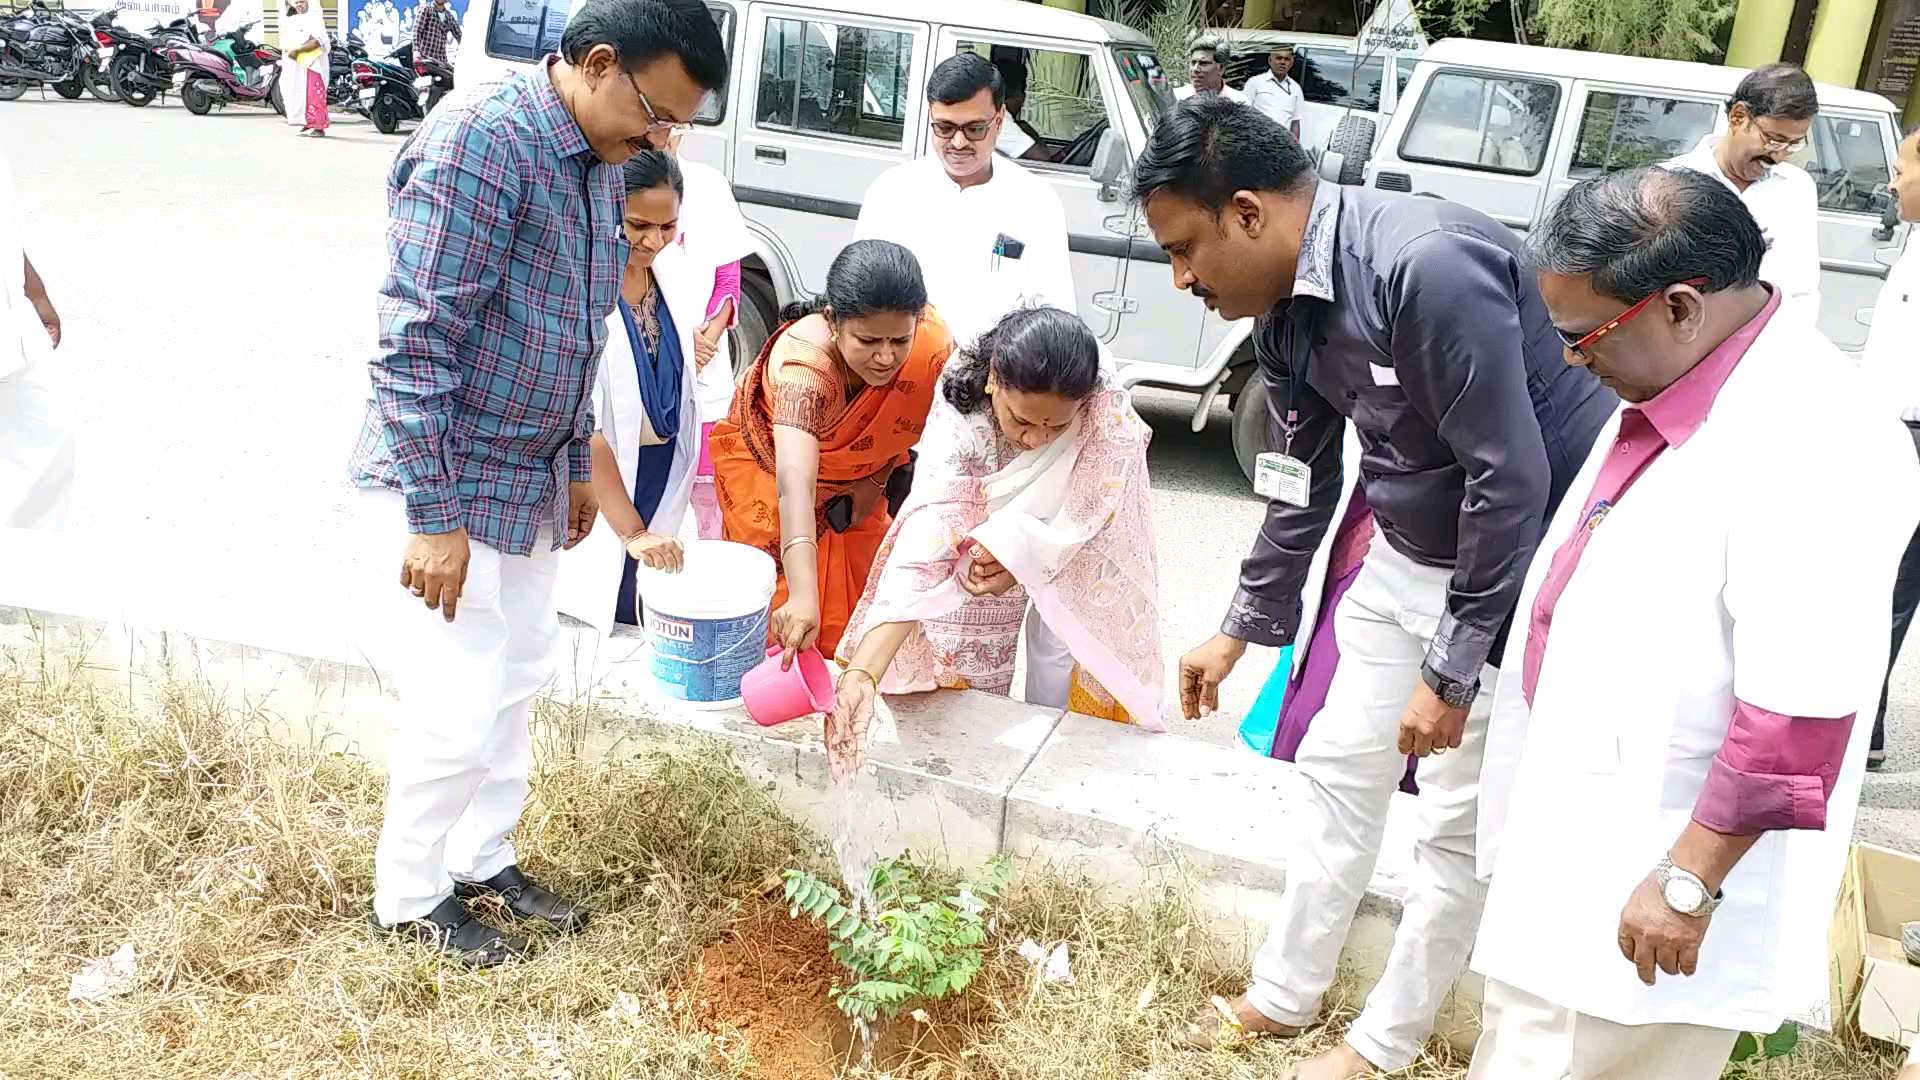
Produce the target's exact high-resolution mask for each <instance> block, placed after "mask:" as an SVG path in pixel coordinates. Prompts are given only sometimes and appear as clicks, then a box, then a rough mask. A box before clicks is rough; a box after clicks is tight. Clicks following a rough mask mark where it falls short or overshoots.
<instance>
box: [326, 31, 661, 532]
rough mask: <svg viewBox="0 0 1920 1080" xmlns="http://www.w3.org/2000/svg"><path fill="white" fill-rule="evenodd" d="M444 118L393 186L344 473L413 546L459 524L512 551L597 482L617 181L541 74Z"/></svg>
mask: <svg viewBox="0 0 1920 1080" xmlns="http://www.w3.org/2000/svg"><path fill="white" fill-rule="evenodd" d="M550 64H551V61H549V62H548V64H546V65H542V66H541V67H540V68H539V69H538V70H536V71H532V72H528V73H525V74H521V75H516V76H513V77H512V78H509V79H506V80H504V81H502V82H499V83H496V84H493V85H490V86H484V87H478V88H476V90H477V91H478V92H477V93H475V94H474V95H473V96H471V97H468V98H466V99H465V100H464V101H458V102H454V101H450V102H447V103H446V104H443V105H442V106H441V107H440V108H438V109H435V110H434V112H433V115H432V116H431V117H429V118H428V119H427V121H426V122H425V123H424V124H422V125H421V127H420V130H418V131H417V132H415V133H414V135H413V137H412V138H410V139H408V140H407V143H406V145H405V146H403V147H402V148H401V150H400V153H399V156H398V157H397V158H396V159H395V161H394V163H393V170H392V172H391V173H390V174H389V176H388V178H387V208H388V210H387V213H388V217H387V261H388V265H387V276H386V280H385V282H384V283H383V284H382V285H381V286H380V303H379V311H380V351H379V353H378V355H376V356H375V357H374V358H373V361H372V363H371V364H370V365H369V368H370V374H371V376H372V381H373V396H372V398H371V400H369V401H368V403H367V416H366V422H365V424H364V425H363V426H362V428H361V431H360V438H359V441H358V443H357V444H356V445H355V446H354V450H353V459H352V463H351V465H350V466H349V471H350V473H351V476H352V479H353V482H354V483H355V484H358V485H359V486H362V487H388V488H393V489H396V490H398V491H399V492H401V493H402V494H403V495H404V496H405V497H406V504H407V525H408V528H409V529H410V530H411V531H413V532H416V533H443V532H452V531H453V530H454V529H457V528H460V527H461V526H465V527H466V529H467V533H468V535H469V536H470V537H471V538H472V539H474V540H477V541H479V542H480V543H483V544H486V545H487V546H489V547H492V548H495V549H496V550H499V551H501V552H504V553H506V554H509V555H528V554H531V553H532V552H533V546H534V540H535V537H537V536H538V535H539V532H540V529H541V527H542V526H546V525H551V526H552V527H553V545H554V546H555V547H558V546H560V544H562V543H563V542H564V541H565V540H566V535H567V529H566V517H567V482H568V481H569V480H571V481H576V482H585V481H587V480H589V479H590V478H591V476H592V456H591V451H590V449H589V443H588V437H589V436H590V435H591V434H592V433H593V414H592V408H591V397H592V394H591V391H592V388H593V380H594V374H595V366H596V365H597V364H598V363H599V359H600V350H601V348H602V346H604V345H605V344H606V320H607V316H608V315H609V314H611V313H612V311H613V308H614V303H615V301H616V299H617V298H618V297H619V294H620V277H621V274H622V272H623V270H624V268H625V266H626V262H627V241H626V236H625V234H624V232H623V231H622V229H621V224H620V221H621V212H622V200H623V195H622V183H621V176H620V168H619V167H618V166H615V165H606V164H603V163H601V162H600V160H599V159H598V158H596V157H594V155H593V151H592V150H591V149H590V148H589V147H588V146H587V140H586V136H585V135H583V134H582V133H581V131H580V126H579V124H577V123H575V122H574V119H573V116H572V114H570V113H568V112H567V110H566V107H565V106H564V105H562V103H561V101H560V96H559V95H558V94H557V93H555V92H554V89H553V84H552V82H551V81H550V80H549V77H548V70H549V66H550Z"/></svg>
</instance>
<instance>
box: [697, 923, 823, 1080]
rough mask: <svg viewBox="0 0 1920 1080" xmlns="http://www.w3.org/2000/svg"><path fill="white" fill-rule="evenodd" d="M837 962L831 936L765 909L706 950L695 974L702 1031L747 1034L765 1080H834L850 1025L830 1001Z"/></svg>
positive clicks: (759, 1072)
mask: <svg viewBox="0 0 1920 1080" xmlns="http://www.w3.org/2000/svg"><path fill="white" fill-rule="evenodd" d="M836 968H837V965H836V963H835V961H834V959H833V956H832V954H830V953H829V952H827V936H826V932H825V931H823V930H821V929H820V928H819V927H817V926H815V925H814V924H813V923H811V922H809V921H806V920H801V919H789V918H787V912H786V909H784V908H778V907H772V906H763V907H761V908H759V909H758V910H755V911H752V912H750V913H749V914H748V916H747V918H745V919H743V920H742V921H741V922H740V923H738V924H737V925H735V926H734V927H733V928H732V929H730V930H728V931H727V932H726V933H725V934H724V935H722V936H721V938H720V939H719V940H718V941H715V942H714V943H713V944H711V945H708V946H707V947H706V949H705V950H704V951H703V952H702V953H701V955H700V961H699V964H698V966H697V967H696V968H695V970H694V972H693V980H692V984H691V987H692V1005H693V1008H694V1016H695V1018H696V1020H697V1021H698V1022H699V1023H700V1024H701V1025H702V1026H704V1027H708V1028H720V1027H731V1028H734V1029H736V1030H738V1031H739V1032H740V1033H741V1034H742V1035H743V1036H745V1037H746V1040H747V1045H748V1046H749V1047H751V1048H752V1051H753V1057H754V1061H755V1062H756V1064H757V1065H758V1067H759V1068H758V1075H759V1076H760V1077H762V1078H763V1080H832V1077H833V1076H834V1074H835V1070H836V1068H837V1066H838V1065H839V1064H840V1061H841V1056H840V1053H838V1052H837V1051H836V1047H840V1048H844V1047H845V1045H846V1043H847V1041H848V1040H847V1035H846V1031H847V1022H846V1020H845V1018H843V1017H842V1016H841V1015H840V1012H839V1010H837V1009H835V1008H834V1007H833V1003H832V1002H831V1001H829V1000H828V998H827V991H828V990H829V989H830V988H831V987H832V985H833V976H834V971H835V970H836Z"/></svg>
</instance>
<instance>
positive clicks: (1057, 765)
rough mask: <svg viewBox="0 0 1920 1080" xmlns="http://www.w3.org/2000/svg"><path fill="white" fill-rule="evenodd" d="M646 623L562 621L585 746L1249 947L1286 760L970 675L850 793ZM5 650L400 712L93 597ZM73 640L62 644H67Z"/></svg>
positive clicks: (1285, 786) (224, 688) (1394, 839)
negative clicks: (661, 745) (1175, 902)
mask: <svg viewBox="0 0 1920 1080" xmlns="http://www.w3.org/2000/svg"><path fill="white" fill-rule="evenodd" d="M644 645H645V643H644V641H642V640H640V638H639V637H638V636H637V635H634V634H631V633H621V634H617V635H616V636H614V637H612V638H603V637H601V636H600V635H599V634H597V633H595V632H594V631H592V630H591V629H589V628H586V627H579V626H570V627H568V629H567V633H566V640H565V641H564V642H563V645H562V654H563V655H562V657H561V663H560V665H559V674H558V676H557V678H556V680H555V682H554V684H553V685H552V686H551V687H550V688H549V693H548V696H549V698H550V699H551V700H552V701H553V702H554V703H555V704H557V705H559V706H561V707H563V708H575V709H581V710H582V713H583V715H584V716H585V718H586V733H585V734H586V745H587V747H588V748H589V749H590V750H591V751H593V752H600V753H609V754H618V753H621V752H623V748H624V747H630V746H632V745H633V744H634V740H633V736H634V735H635V734H636V733H637V732H638V731H639V730H640V729H641V728H642V726H643V725H644V724H647V723H652V724H658V725H661V726H664V727H668V728H677V729H682V730H688V731H693V732H698V733H702V734H704V735H707V736H710V737H712V738H715V739H717V740H719V741H720V742H722V743H723V744H725V745H726V746H727V747H728V748H729V749H730V750H731V751H732V753H733V755H734V758H735V760H736V761H737V762H738V764H739V765H740V767H741V769H742V770H743V771H744V772H745V773H746V774H747V775H748V776H749V777H751V778H752V779H753V780H754V781H755V782H757V783H760V784H764V785H765V786H766V787H767V789H768V790H769V792H770V793H771V794H772V795H773V796H774V798H775V800H776V801H777V802H778V804H779V805H780V806H781V808H782V809H783V810H784V811H786V812H787V813H788V814H789V815H791V816H792V817H793V818H794V819H795V820H796V821H798V822H800V823H801V824H803V825H805V826H807V827H808V828H810V829H812V830H814V831H815V832H816V833H818V834H819V835H821V836H826V837H831V836H834V835H835V834H836V831H837V829H838V827H839V825H840V823H841V821H842V819H843V818H844V817H845V816H846V815H848V814H856V815H859V816H860V817H861V818H862V824H863V828H865V829H867V830H868V831H869V832H870V833H872V834H873V835H872V837H871V839H872V840H873V842H874V843H876V844H877V845H878V846H879V848H880V850H912V851H914V852H916V853H919V854H921V855H924V856H927V857H931V858H934V859H936V860H938V861H942V862H946V863H949V864H951V865H956V866H970V865H975V864H978V863H979V862H981V861H983V860H985V859H987V858H989V857H991V856H993V855H995V854H998V853H1001V852H1006V853H1010V854H1012V855H1015V856H1017V857H1019V858H1022V859H1025V860H1032V861H1035V862H1038V863H1040V864H1042V865H1048V866H1052V867H1056V868H1059V869H1063V870H1067V871H1070V872H1073V873H1078V874H1083V875H1085V876H1087V877H1089V878H1090V879H1092V880H1094V881H1097V882H1101V883H1103V884H1105V885H1107V886H1109V887H1112V888H1115V889H1121V890H1133V889H1138V888H1140V887H1142V886H1143V885H1146V884H1147V883H1149V882H1150V881H1153V880H1161V881H1164V880H1166V878H1165V875H1167V874H1170V873H1171V874H1175V875H1178V876H1179V877H1180V878H1181V879H1183V880H1185V881H1188V882H1190V883H1192V885H1193V888H1194V899H1195V901H1196V906H1197V908H1198V910H1199V911H1200V913H1201V914H1202V915H1204V916H1205V917H1207V918H1208V919H1209V920H1212V926H1213V928H1214V929H1215V930H1216V931H1217V932H1218V933H1219V934H1220V935H1221V936H1222V937H1223V939H1224V940H1225V941H1226V943H1227V944H1228V945H1229V946H1230V947H1231V948H1233V949H1234V950H1235V951H1236V952H1237V953H1238V954H1240V955H1251V952H1252V951H1253V949H1254V948H1257V946H1258V944H1259V941H1260V937H1261V936H1262V934H1263V933H1264V928H1265V926H1266V924H1267V922H1268V921H1269V919H1270V917H1271V914H1272V912H1273V910H1274V908H1275V907H1276V905H1277V903H1278V901H1279V898H1280V894H1281V890H1282V889H1283V887H1284V885H1285V880H1286V875H1285V865H1284V863H1285V852H1286V844H1285V841H1286V831H1285V824H1284V823H1285V820H1286V813H1285V807H1286V803H1287V799H1288V793H1289V791H1290V790H1291V789H1292V787H1293V785H1294V784H1296V783H1297V782H1298V780H1297V776H1296V774H1294V773H1293V770H1292V769H1291V767H1289V766H1286V765H1284V764H1281V763H1276V762H1271V761H1267V760H1265V759H1261V758H1257V757H1254V756H1253V755H1251V754H1247V753H1245V752H1243V751H1237V750H1230V749H1226V748H1223V747H1218V746H1213V745H1210V744H1206V743H1201V742H1197V741H1193V740H1187V739H1181V738H1178V737H1177V736H1171V735H1155V734H1153V733H1150V732H1146V731H1144V730H1141V729H1139V728H1135V727H1128V726H1124V725H1118V724H1113V723H1109V722H1107V721H1104V720H1096V719H1092V718H1089V717H1085V716H1080V715H1076V714H1066V715H1064V716H1062V715H1060V714H1059V713H1058V711H1057V710H1051V709H1043V708H1035V707H1032V706H1028V705H1026V704H1023V703H1021V702H1017V701H1011V700H1009V699H1007V698H1002V697H997V696H994V695H990V694H981V693H976V692H971V691H957V692H956V691H949V692H945V693H941V694H937V695H911V696H904V697H897V698H893V699H889V701H888V702H887V705H888V710H887V712H888V714H890V715H882V716H878V717H876V719H875V725H874V741H873V745H872V747H871V750H870V753H869V758H870V762H871V764H872V766H873V767H872V768H871V769H870V770H869V771H868V774H867V776H866V777H865V778H863V779H862V780H861V781H860V783H859V784H857V785H856V789H855V795H854V797H853V799H851V800H850V801H844V802H843V800H841V799H839V798H837V797H836V795H835V789H834V787H833V785H832V784H830V783H829V780H828V775H827V761H826V753H825V748H824V746H823V744H822V742H821V738H820V725H819V723H818V722H817V721H806V720H802V721H797V722H794V723H789V724H784V725H780V726H778V727H773V728H763V727H760V726H758V725H756V724H755V723H753V721H752V720H751V719H750V718H748V717H747V715H746V713H745V712H744V710H741V709H738V708H732V709H720V710H702V709H696V708H691V707H688V706H687V705H686V704H685V703H683V702H675V701H672V700H669V699H666V698H664V697H662V696H661V695H659V694H658V693H657V692H655V691H654V690H653V687H652V681H651V676H650V674H649V673H648V668H647V662H646V661H647V656H646V651H645V647H644ZM0 651H5V652H8V653H12V654H13V655H14V656H16V657H21V656H26V657H29V658H30V657H33V656H34V655H36V653H37V655H39V656H44V657H47V658H50V659H58V660H59V662H62V663H66V662H73V661H77V662H81V663H84V664H85V665H86V666H87V667H88V669H90V670H91V671H93V672H94V673H95V674H96V676H98V677H99V678H100V679H101V680H102V681H103V682H111V684H112V685H114V686H116V687H124V688H125V690H124V693H125V695H126V699H127V701H128V702H129V703H130V704H131V703H137V702H139V701H141V700H143V696H144V695H146V694H148V693H149V692H150V691H151V690H152V689H153V688H155V687H157V686H159V685H160V684H161V682H162V677H163V676H168V675H170V676H171V677H173V678H176V679H180V678H185V679H189V680H198V681H199V682H200V683H201V684H203V685H205V686H206V687H207V688H208V689H209V690H210V691H211V692H213V693H216V694H222V695H225V697H226V700H227V701H228V703H229V704H231V705H234V706H236V707H240V708H245V709H248V710H253V711H258V712H259V713H261V714H263V715H267V716H270V717H272V718H273V719H274V730H275V731H276V732H278V733H280V734H281V736H282V737H285V738H289V739H292V740H294V741H300V742H309V741H310V742H312V743H314V744H324V745H327V746H329V747H330V748H333V749H346V750H351V751H352V752H354V753H358V754H360V755H362V756H364V757H366V758H368V759H369V760H372V761H376V762H378V761H381V760H383V759H384V754H385V747H386V742H387V732H388V730H389V729H390V726H391V724H392V722H393V721H394V720H395V719H397V710H398V704H399V702H398V699H397V698H396V697H395V695H394V694H393V692H392V688H391V684H390V682H389V681H388V680H386V679H384V678H383V677H382V676H381V675H380V674H379V673H377V672H376V671H374V670H373V669H372V668H370V667H368V666H366V665H365V664H360V663H353V662H341V661H340V660H338V659H334V658H313V657H303V656H297V655H293V654H290V653H285V652H280V651H276V650H272V649H261V648H255V647H253V646H248V645H244V644H238V643H233V642H225V641H218V640H212V639H207V638H202V637H198V636H195V635H191V634H186V633H181V632H178V631H169V630H158V629H154V628H151V627H144V626H138V625H133V624H130V623H127V622H124V621H118V620H114V619H111V618H102V617H99V616H97V615H66V614H62V613H58V612H50V611H47V610H45V609H42V608H22V607H0ZM69 658H72V661H70V660H69ZM1407 817H1408V815H1407V814H1406V813H1404V812H1398V813H1396V814H1395V815H1393V816H1392V818H1390V822H1389V827H1388V837H1387V842H1386V845H1385V849H1384V850H1383V854H1382V859H1381V868H1380V871H1379V872H1378V873H1377V874H1376V879H1375V882H1374V886H1373V887H1372V888H1371V889H1369V891H1368V895H1367V897H1366V899H1365V900H1364V901H1363V903H1362V905H1361V908H1360V912H1359V915H1358V917H1357V918H1356V920H1355V923H1354V929H1353V933H1352V934H1351V935H1350V938H1349V943H1348V948H1347V951H1346V954H1345V955H1344V957H1343V963H1344V964H1345V965H1346V966H1347V967H1349V968H1350V969H1352V970H1353V971H1354V972H1355V973H1356V974H1357V975H1359V976H1360V978H1361V979H1362V980H1363V983H1364V982H1370V981H1371V980H1372V979H1373V978H1375V977H1377V975H1378V973H1379V971H1380V970H1381V968H1382V967H1383V966H1384V964H1385V960H1386V955H1387V951H1388V949H1389V947H1390V945H1391V941H1392V935H1393V929H1394V926H1395V924H1396V923H1397V922H1398V919H1399V913H1400V895H1401V891H1402V889H1401V881H1400V875H1399V874H1398V873H1396V872H1395V869H1396V868H1397V867H1400V866H1404V865H1406V864H1407V863H1408V861H1409V856H1410V849H1411V841H1410V837H1408V836H1406V835H1405V833H1406V824H1407V822H1406V818H1407ZM1462 989H1463V990H1466V991H1468V992H1467V993H1465V994H1457V995H1456V997H1460V998H1463V999H1464V1000H1463V1001H1462V1002H1461V1008H1460V1009H1459V1010H1458V1012H1459V1013H1460V1014H1461V1017H1460V1018H1458V1019H1457V1018H1454V1017H1447V1018H1444V1019H1443V1028H1442V1030H1451V1031H1452V1032H1453V1034H1454V1041H1455V1042H1456V1043H1458V1042H1461V1041H1462V1040H1463V1039H1464V1038H1470V1037H1471V1020H1470V1016H1468V1015H1467V1014H1470V1012H1471V1011H1472V1009H1471V1006H1473V1005H1475V1004H1477V1002H1478V998H1479V995H1478V993H1477V986H1475V985H1470V984H1468V983H1465V982H1463V986H1462Z"/></svg>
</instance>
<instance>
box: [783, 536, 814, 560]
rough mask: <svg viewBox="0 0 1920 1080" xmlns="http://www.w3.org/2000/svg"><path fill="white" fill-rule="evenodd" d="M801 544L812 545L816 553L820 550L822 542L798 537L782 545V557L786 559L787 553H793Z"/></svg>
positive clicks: (808, 537)
mask: <svg viewBox="0 0 1920 1080" xmlns="http://www.w3.org/2000/svg"><path fill="white" fill-rule="evenodd" d="M801 544H812V545H813V550H815V551H819V550H820V542H819V541H817V540H815V539H814V538H813V537H811V536H796V537H794V538H793V539H791V540H789V541H787V542H786V543H784V544H781V545H780V557H781V558H783V559H784V558H786V557H787V552H789V551H792V550H793V549H794V548H795V547H797V546H799V545H801Z"/></svg>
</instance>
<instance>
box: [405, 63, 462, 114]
mask: <svg viewBox="0 0 1920 1080" xmlns="http://www.w3.org/2000/svg"><path fill="white" fill-rule="evenodd" d="M413 74H414V80H413V91H414V96H415V97H417V98H419V99H420V100H421V101H423V102H425V104H424V105H422V106H421V109H422V111H423V112H432V111H433V107H434V106H435V105H438V104H440V99H441V98H443V97H446V96H447V95H448V94H449V93H451V92H452V90H453V65H452V64H444V63H440V62H439V61H435V60H415V61H414V62H413Z"/></svg>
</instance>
